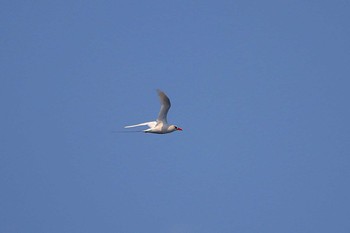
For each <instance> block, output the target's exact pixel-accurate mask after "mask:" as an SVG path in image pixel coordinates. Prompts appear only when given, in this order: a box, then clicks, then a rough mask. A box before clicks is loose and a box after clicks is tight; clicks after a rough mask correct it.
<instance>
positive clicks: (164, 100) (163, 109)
mask: <svg viewBox="0 0 350 233" xmlns="http://www.w3.org/2000/svg"><path fill="white" fill-rule="evenodd" d="M157 92H158V95H159V100H160V104H161V106H160V111H159V114H158V118H157V122H163V124H167V123H168V121H167V115H168V111H169V109H170V107H171V103H170V100H169V98H168V96H166V94H165V93H164V92H162V91H161V90H157Z"/></svg>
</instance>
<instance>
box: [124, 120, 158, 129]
mask: <svg viewBox="0 0 350 233" xmlns="http://www.w3.org/2000/svg"><path fill="white" fill-rule="evenodd" d="M156 124H157V122H156V121H150V122H145V123H140V124H137V125H128V126H125V127H124V128H133V127H138V126H144V125H147V126H148V127H150V128H153V127H154V126H156Z"/></svg>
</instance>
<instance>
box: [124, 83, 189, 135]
mask: <svg viewBox="0 0 350 233" xmlns="http://www.w3.org/2000/svg"><path fill="white" fill-rule="evenodd" d="M157 92H158V96H159V100H160V105H161V106H160V111H159V114H158V118H157V120H156V121H149V122H144V123H140V124H136V125H128V126H125V127H124V128H133V127H138V126H146V125H147V126H148V127H149V128H148V129H146V130H143V132H145V133H155V134H166V133H172V132H174V131H182V129H181V128H180V127H177V126H176V125H171V124H168V120H167V115H168V112H169V109H170V107H171V103H170V100H169V97H168V96H167V95H166V94H165V93H164V92H163V91H161V90H159V89H157Z"/></svg>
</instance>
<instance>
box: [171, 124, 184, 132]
mask: <svg viewBox="0 0 350 233" xmlns="http://www.w3.org/2000/svg"><path fill="white" fill-rule="evenodd" d="M169 129H170V130H171V131H176V130H179V131H182V129H181V128H180V127H177V126H176V125H171V126H170V127H169Z"/></svg>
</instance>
